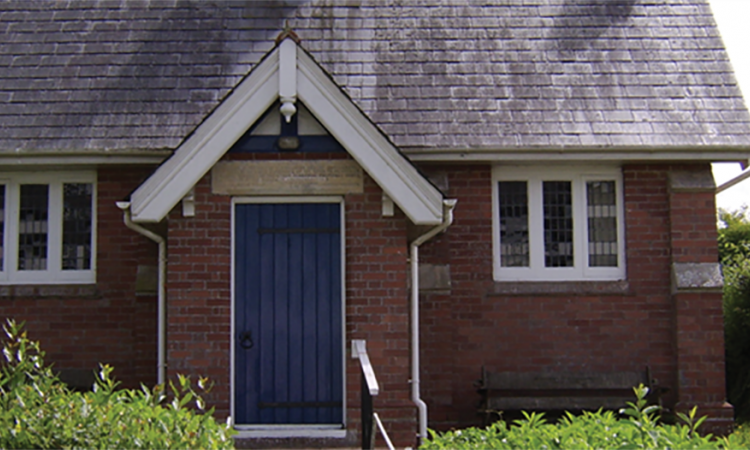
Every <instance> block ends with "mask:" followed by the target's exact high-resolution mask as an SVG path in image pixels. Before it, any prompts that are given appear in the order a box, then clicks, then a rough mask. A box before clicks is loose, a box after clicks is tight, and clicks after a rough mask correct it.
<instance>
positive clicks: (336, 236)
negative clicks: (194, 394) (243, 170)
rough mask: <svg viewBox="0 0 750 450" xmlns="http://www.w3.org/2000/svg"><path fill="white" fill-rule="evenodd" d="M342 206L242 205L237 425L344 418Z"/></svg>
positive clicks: (328, 421) (237, 211) (238, 259)
mask: <svg viewBox="0 0 750 450" xmlns="http://www.w3.org/2000/svg"><path fill="white" fill-rule="evenodd" d="M340 220H341V211H340V205H339V204H337V203H335V204H329V203H299V204H297V203H294V204H292V203H285V204H237V205H236V206H235V223H234V226H235V230H234V232H235V249H234V252H235V255H234V256H235V337H234V338H235V399H234V400H235V423H236V424H239V425H242V424H341V423H342V395H343V369H342V351H343V350H342V349H343V347H342V336H341V334H342V319H341V307H342V305H341V230H340Z"/></svg>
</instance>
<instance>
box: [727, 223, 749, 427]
mask: <svg viewBox="0 0 750 450" xmlns="http://www.w3.org/2000/svg"><path fill="white" fill-rule="evenodd" d="M719 218H720V220H721V222H722V225H723V226H722V227H721V228H720V229H719V257H720V260H721V265H722V271H723V273H724V339H725V349H726V377H727V378H726V381H727V397H728V400H729V402H730V403H731V404H732V406H734V410H735V417H736V418H737V419H738V420H739V421H748V420H750V221H748V220H747V210H746V209H742V210H740V211H736V212H728V211H720V212H719Z"/></svg>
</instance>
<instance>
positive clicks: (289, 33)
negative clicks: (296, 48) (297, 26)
mask: <svg viewBox="0 0 750 450" xmlns="http://www.w3.org/2000/svg"><path fill="white" fill-rule="evenodd" d="M286 38H290V39H291V40H293V41H294V42H296V43H297V44H299V42H300V38H299V36H297V33H295V32H294V30H292V27H290V26H289V20H287V21H286V22H285V23H284V29H283V30H282V31H281V33H279V35H278V36H277V37H276V44H278V43H279V42H281V41H283V40H284V39H286Z"/></svg>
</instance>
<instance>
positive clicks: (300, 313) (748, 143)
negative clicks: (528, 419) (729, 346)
mask: <svg viewBox="0 0 750 450" xmlns="http://www.w3.org/2000/svg"><path fill="white" fill-rule="evenodd" d="M0 23H2V24H3V29H4V30H5V31H4V33H3V35H2V36H3V37H2V39H3V45H2V48H3V51H2V54H0V98H3V99H4V103H3V107H2V108H0V117H1V118H0V123H2V126H0V144H1V145H0V161H2V174H0V198H2V205H3V216H2V220H3V222H2V223H3V228H2V236H3V245H2V249H3V252H2V270H0V296H2V297H3V301H2V302H0V316H1V317H12V318H15V319H17V320H24V321H26V323H27V328H28V330H29V333H30V335H31V337H32V338H34V339H38V340H40V341H42V345H43V347H44V349H45V350H46V351H47V353H48V357H49V359H51V360H52V361H53V362H54V363H55V366H56V368H57V369H58V370H59V371H60V372H61V374H62V376H63V377H64V378H65V379H67V380H69V381H70V382H71V383H76V382H86V380H87V378H88V377H89V374H90V373H91V371H92V370H93V369H95V368H96V367H97V364H98V363H99V362H105V363H109V364H112V365H114V366H115V368H116V371H115V374H116V376H117V377H118V378H119V379H120V380H122V381H123V382H124V384H125V385H126V386H136V385H137V384H138V383H146V384H153V383H156V382H159V381H162V380H164V379H166V378H169V377H173V376H175V375H176V374H178V373H183V374H190V375H193V376H197V375H203V376H208V377H210V378H211V380H212V381H213V382H214V383H215V387H214V389H213V390H212V392H211V393H210V394H209V396H208V398H207V400H208V402H209V404H210V405H213V406H215V407H216V409H217V414H218V415H219V416H220V417H226V416H231V417H232V419H233V421H234V423H235V425H236V426H237V428H238V429H239V430H241V435H242V436H243V437H248V438H264V439H271V438H273V439H280V441H278V443H279V444H280V445H289V444H290V443H292V441H291V440H290V439H302V442H303V443H306V444H309V445H311V444H313V443H314V441H312V440H314V439H325V440H326V441H325V442H326V443H327V445H331V444H332V443H333V444H341V445H351V444H352V443H353V442H356V439H357V436H358V435H359V432H360V424H359V402H360V400H359V392H360V386H359V377H360V375H359V373H360V365H359V361H357V360H356V359H353V358H352V355H351V345H352V344H351V343H352V341H353V340H360V339H361V340H365V341H366V345H367V350H368V354H369V357H370V359H371V361H372V363H373V366H374V368H375V372H376V375H377V377H378V381H379V382H380V388H381V389H380V390H381V393H380V395H379V396H378V397H376V399H375V409H376V410H377V411H378V412H379V413H380V415H381V417H382V418H383V419H384V422H385V426H386V428H387V429H388V431H389V433H390V434H391V436H392V437H393V438H394V440H395V441H396V443H397V444H399V445H413V444H414V443H415V436H416V435H417V434H419V433H420V432H421V430H423V428H424V427H425V426H427V425H429V426H430V427H434V428H447V427H452V426H464V425H472V424H477V423H478V422H479V421H480V419H481V418H480V416H478V415H477V411H476V409H477V402H478V400H479V396H478V395H477V393H476V391H475V388H474V387H473V385H472V383H473V381H474V380H476V379H477V378H478V376H479V374H480V371H481V369H482V368H483V367H484V368H485V369H487V370H491V371H497V372H521V373H526V372H528V373H540V372H541V373H544V372H565V373H573V374H575V373H612V372H620V371H623V372H624V371H632V370H637V369H641V368H644V367H648V368H649V369H650V371H651V374H652V376H653V378H655V379H657V380H658V384H659V386H662V387H664V388H667V389H668V391H667V392H666V393H665V394H664V396H663V398H662V401H663V404H664V406H665V407H667V408H670V409H680V408H685V407H692V406H693V405H698V406H699V408H700V411H701V412H702V413H705V414H708V415H709V416H710V417H711V419H710V420H711V421H712V422H713V423H714V424H715V425H717V426H718V425H721V424H722V423H726V422H727V421H731V418H732V409H731V406H730V405H728V404H726V403H725V387H724V369H723V364H724V363H723V358H724V353H723V330H722V317H721V274H720V270H719V267H718V264H717V260H718V258H717V249H716V220H715V212H714V209H715V207H714V191H715V186H714V183H713V179H712V176H711V172H710V163H711V162H715V161H746V160H747V159H748V156H749V155H750V116H749V115H748V112H747V109H746V107H745V105H744V103H743V100H742V97H741V94H740V91H739V89H738V87H737V85H736V82H735V80H734V76H733V74H732V70H731V67H730V65H729V62H728V60H727V56H726V53H725V51H724V48H723V45H722V42H721V39H720V37H719V35H718V32H717V29H716V26H715V23H714V21H713V18H712V16H711V12H710V9H709V7H708V5H707V3H706V1H705V0H648V1H645V0H638V1H636V0H618V1H604V0H602V1H597V0H591V1H573V0H529V1H524V2H520V3H519V4H517V5H512V6H511V5H509V4H508V2H504V1H489V2H487V1H485V2H471V1H468V2H458V1H456V2H449V3H445V2H436V3H435V4H434V5H430V4H425V3H424V2H414V3H412V2H382V1H372V2H370V1H364V0H363V1H353V2H346V3H343V2H342V3H339V2H316V1H312V2H308V1H289V2H278V3H277V2H246V3H243V2H227V3H218V4H214V3H205V2H177V3H176V4H174V5H172V4H168V3H164V2H143V3H130V2H125V3H123V4H122V5H117V4H108V3H104V4H98V3H93V2H91V3H90V2H71V3H70V4H67V3H57V2H26V1H24V2H7V3H4V4H3V5H1V6H0ZM292 30H293V31H292ZM415 349H416V351H415ZM422 402H424V403H422ZM421 404H424V405H425V407H424V408H421V409H420V408H418V407H417V405H421Z"/></svg>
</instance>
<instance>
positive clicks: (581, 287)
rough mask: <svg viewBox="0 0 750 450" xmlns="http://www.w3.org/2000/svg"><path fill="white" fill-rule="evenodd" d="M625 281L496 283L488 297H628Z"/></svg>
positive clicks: (628, 287) (627, 286)
mask: <svg viewBox="0 0 750 450" xmlns="http://www.w3.org/2000/svg"><path fill="white" fill-rule="evenodd" d="M630 294H631V291H630V284H629V283H628V282H627V281H496V282H495V284H494V286H493V288H492V290H491V291H490V292H489V293H488V295H489V296H501V295H502V296H509V295H517V296H524V295H525V296H528V295H546V296H549V295H566V296H570V295H630Z"/></svg>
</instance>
